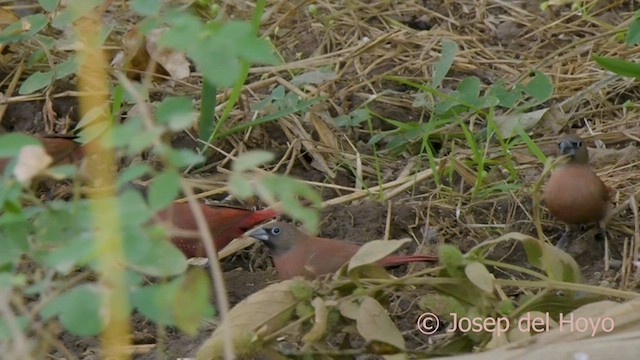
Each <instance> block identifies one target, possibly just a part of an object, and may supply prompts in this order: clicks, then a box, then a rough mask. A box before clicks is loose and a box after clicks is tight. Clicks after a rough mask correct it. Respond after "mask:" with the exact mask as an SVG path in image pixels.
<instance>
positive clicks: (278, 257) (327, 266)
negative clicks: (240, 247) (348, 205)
mask: <svg viewBox="0 0 640 360" xmlns="http://www.w3.org/2000/svg"><path fill="white" fill-rule="evenodd" d="M249 236H251V237H253V238H255V239H258V240H260V241H262V242H264V243H265V244H266V245H267V247H268V248H269V249H270V250H271V256H272V258H273V263H274V265H275V267H276V270H277V271H278V275H279V276H280V278H281V279H291V278H293V277H295V276H304V277H306V278H314V277H316V276H318V275H323V274H329V273H333V272H336V271H337V270H338V269H340V267H342V266H343V265H344V264H346V263H347V262H348V261H349V260H350V259H351V257H353V255H354V254H355V253H356V252H358V250H359V249H360V245H358V244H355V243H351V242H347V241H340V240H333V239H327V238H321V237H316V236H311V235H307V234H305V233H303V232H301V231H300V230H298V229H297V228H296V227H294V226H293V225H291V224H288V223H285V222H276V223H273V224H268V225H265V226H264V227H262V228H260V229H257V230H254V231H253V232H251V233H250V234H249ZM422 261H432V262H433V261H438V257H437V256H433V255H410V256H397V255H396V256H394V255H391V256H387V257H385V258H383V259H382V260H380V261H378V264H379V265H381V266H396V265H401V264H406V263H410V262H422Z"/></svg>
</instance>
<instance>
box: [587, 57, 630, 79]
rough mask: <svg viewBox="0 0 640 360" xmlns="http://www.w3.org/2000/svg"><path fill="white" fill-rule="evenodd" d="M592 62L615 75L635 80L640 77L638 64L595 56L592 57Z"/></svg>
mask: <svg viewBox="0 0 640 360" xmlns="http://www.w3.org/2000/svg"><path fill="white" fill-rule="evenodd" d="M593 60H595V62H597V63H598V65H600V66H602V67H603V68H605V69H607V70H609V71H611V72H613V73H615V74H618V75H621V76H628V77H635V78H638V77H640V64H638V63H634V62H629V61H625V60H622V59H620V58H611V57H604V56H597V55H593Z"/></svg>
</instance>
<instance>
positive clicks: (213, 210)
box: [154, 202, 279, 258]
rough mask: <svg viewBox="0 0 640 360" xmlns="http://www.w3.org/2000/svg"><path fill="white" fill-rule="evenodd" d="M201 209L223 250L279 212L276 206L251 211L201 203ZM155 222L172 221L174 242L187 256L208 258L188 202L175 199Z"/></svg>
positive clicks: (218, 244) (158, 215) (159, 214)
mask: <svg viewBox="0 0 640 360" xmlns="http://www.w3.org/2000/svg"><path fill="white" fill-rule="evenodd" d="M199 206H200V209H202V213H203V214H204V218H205V220H206V222H207V225H208V226H209V230H210V231H211V235H212V236H213V241H214V242H215V246H216V251H220V250H221V249H222V248H224V247H225V246H227V245H229V243H230V242H231V241H232V240H233V239H235V238H238V237H240V235H242V234H244V233H245V232H247V231H248V230H250V229H251V228H253V227H254V226H256V225H258V224H259V223H261V222H264V221H265V220H268V219H271V218H273V217H275V216H276V215H278V214H279V212H278V211H276V210H274V209H262V210H258V211H252V210H248V209H243V208H236V207H230V206H222V205H218V206H207V205H205V204H200V205H199ZM154 222H155V223H163V222H164V223H168V222H171V225H172V228H173V230H174V232H175V234H174V235H173V236H172V238H171V241H172V242H173V244H174V245H175V246H176V247H177V248H178V249H180V251H182V252H183V253H184V254H185V256H186V257H188V258H192V257H206V256H207V253H206V251H205V248H204V245H203V243H202V240H201V239H200V235H199V233H198V225H197V224H196V219H195V217H194V216H193V212H192V211H191V207H190V206H189V204H188V203H177V202H174V203H173V204H172V205H171V206H169V207H168V208H166V209H163V210H161V211H160V212H158V213H157V214H156V218H155V219H154Z"/></svg>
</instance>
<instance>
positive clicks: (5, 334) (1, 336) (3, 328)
mask: <svg viewBox="0 0 640 360" xmlns="http://www.w3.org/2000/svg"><path fill="white" fill-rule="evenodd" d="M16 323H17V324H18V328H19V329H20V330H23V331H25V330H27V326H28V325H29V317H28V316H26V315H23V316H17V317H16ZM11 339H13V332H12V331H11V329H9V325H7V320H6V318H4V317H3V318H0V340H2V341H6V340H11Z"/></svg>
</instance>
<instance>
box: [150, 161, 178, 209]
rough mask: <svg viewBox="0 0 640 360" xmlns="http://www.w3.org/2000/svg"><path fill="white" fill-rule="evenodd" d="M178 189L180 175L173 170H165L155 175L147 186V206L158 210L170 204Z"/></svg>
mask: <svg viewBox="0 0 640 360" xmlns="http://www.w3.org/2000/svg"><path fill="white" fill-rule="evenodd" d="M179 191H180V175H178V173H177V172H175V171H173V170H165V171H163V172H161V173H160V174H159V175H157V176H156V177H155V178H154V179H153V182H152V183H151V185H150V186H149V207H150V208H151V210H154V211H155V210H160V209H163V208H165V207H167V205H169V204H171V203H172V202H173V200H175V199H176V197H177V196H178V192H179Z"/></svg>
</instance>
